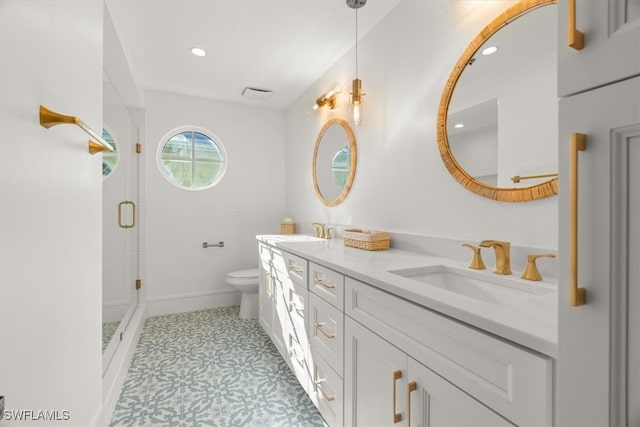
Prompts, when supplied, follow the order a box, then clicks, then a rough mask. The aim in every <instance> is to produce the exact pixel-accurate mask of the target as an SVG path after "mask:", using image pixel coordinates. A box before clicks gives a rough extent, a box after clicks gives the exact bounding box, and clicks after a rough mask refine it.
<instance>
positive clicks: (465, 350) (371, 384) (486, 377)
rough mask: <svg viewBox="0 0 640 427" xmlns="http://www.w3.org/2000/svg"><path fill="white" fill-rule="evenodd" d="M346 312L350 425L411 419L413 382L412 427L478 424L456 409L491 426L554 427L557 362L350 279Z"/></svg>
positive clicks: (347, 387) (346, 288) (347, 418)
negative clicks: (436, 423)
mask: <svg viewBox="0 0 640 427" xmlns="http://www.w3.org/2000/svg"><path fill="white" fill-rule="evenodd" d="M345 315H346V319H347V320H346V332H345V377H344V378H345V414H346V415H345V424H346V425H354V426H356V425H361V426H366V425H369V424H368V422H369V421H370V420H371V418H369V417H372V416H373V417H376V418H373V419H380V420H389V422H388V423H387V421H385V422H384V424H385V425H392V423H391V414H399V415H397V417H399V418H402V419H403V420H406V419H407V418H408V412H409V409H408V400H407V394H408V390H407V387H408V384H409V383H412V382H415V383H416V391H415V392H414V396H412V399H411V402H414V405H413V406H414V411H415V414H416V415H415V417H416V418H415V419H416V421H415V424H413V421H412V424H411V425H425V424H424V423H425V422H427V421H428V420H429V419H430V417H434V416H435V417H438V418H437V419H438V420H441V421H443V422H444V421H445V420H446V422H445V425H458V423H462V424H461V425H480V424H477V423H478V422H479V421H476V422H475V423H474V421H473V419H474V418H473V417H471V418H468V419H466V421H465V418H464V417H465V416H466V415H463V414H460V413H458V411H457V410H456V407H455V406H456V405H458V406H460V405H462V406H463V407H466V406H469V413H470V414H477V416H478V417H480V418H478V420H482V419H485V420H493V421H491V423H490V424H489V425H508V423H509V422H510V423H512V424H515V425H529V426H550V425H552V415H553V413H552V407H553V406H552V405H553V401H552V398H553V361H552V359H550V358H548V357H545V356H542V355H539V354H537V353H534V352H531V351H528V350H526V349H523V348H521V347H519V346H516V345H513V344H511V343H509V342H506V341H503V340H501V339H499V338H496V337H493V336H491V335H488V334H485V333H483V332H480V331H478V330H476V329H473V328H471V327H468V326H465V325H464V324H461V323H459V322H456V321H453V320H449V319H448V318H445V317H443V316H441V315H438V314H436V313H434V312H432V311H430V310H427V309H425V308H423V307H420V306H418V305H415V304H413V303H411V302H408V301H406V300H403V299H401V298H398V297H396V296H394V295H391V294H388V293H386V292H384V291H381V290H379V289H377V288H374V287H372V286H369V285H366V284H364V283H361V282H358V281H356V280H353V279H350V278H347V279H346V282H345ZM361 325H365V326H366V328H364V327H363V326H361ZM369 331H370V332H369ZM410 361H411V362H410ZM410 365H411V366H413V367H414V371H415V372H412V370H410V369H409V366H410ZM422 368H424V369H422ZM434 375H435V376H434ZM420 378H422V381H419V379H420ZM425 378H426V379H429V381H427V382H425ZM438 378H441V379H443V381H442V382H441V381H436V380H437V379H438ZM363 392H364V393H367V397H366V398H363V397H362V396H361V393H363ZM425 393H426V396H427V397H426V398H425V397H424V396H425ZM440 393H442V396H439V394H440ZM418 395H421V396H422V398H418V397H416V396H418ZM430 395H433V397H432V398H431V397H429V396H430ZM447 395H450V396H455V398H456V399H457V400H456V402H455V403H454V404H452V403H451V402H447V400H446V399H445V398H444V396H447ZM425 405H426V406H425ZM431 405H433V406H431ZM472 408H473V409H472ZM448 411H450V413H448ZM372 412H374V413H375V415H372V414H371V413H372ZM495 413H497V414H500V416H496V417H493V415H495ZM418 414H420V415H418ZM378 417H379V418H378ZM420 417H422V418H420ZM434 421H435V419H434ZM447 423H448V424H447ZM465 423H468V424H465ZM404 425H409V424H404ZM426 425H430V424H426Z"/></svg>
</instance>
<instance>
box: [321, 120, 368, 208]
mask: <svg viewBox="0 0 640 427" xmlns="http://www.w3.org/2000/svg"><path fill="white" fill-rule="evenodd" d="M356 159H357V153H356V138H355V135H354V133H353V130H352V129H351V126H349V123H347V122H346V121H345V120H343V119H339V118H333V119H330V120H328V121H327V122H326V123H325V124H324V126H323V127H322V129H321V130H320V133H319V134H318V138H317V139H316V146H315V149H314V151H313V186H314V188H315V190H316V194H317V195H318V198H319V199H320V201H321V202H322V203H324V204H325V205H327V206H337V205H339V204H340V203H342V201H343V200H344V199H345V198H346V197H347V195H348V194H349V191H351V186H352V185H353V179H354V178H355V174H356Z"/></svg>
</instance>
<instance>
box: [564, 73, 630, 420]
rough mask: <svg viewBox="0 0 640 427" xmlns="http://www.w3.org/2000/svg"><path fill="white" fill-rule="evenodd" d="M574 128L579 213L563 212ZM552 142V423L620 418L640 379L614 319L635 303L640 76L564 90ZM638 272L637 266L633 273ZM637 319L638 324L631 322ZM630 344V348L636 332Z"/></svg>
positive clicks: (620, 318) (567, 209) (618, 320)
mask: <svg viewBox="0 0 640 427" xmlns="http://www.w3.org/2000/svg"><path fill="white" fill-rule="evenodd" d="M573 132H579V133H583V134H586V135H587V140H586V149H585V150H584V151H581V152H579V154H578V180H577V182H578V186H577V190H578V191H577V194H578V211H577V212H578V216H577V218H572V217H571V216H570V214H571V209H570V207H571V190H572V189H573V187H572V186H571V185H570V182H569V181H570V179H569V178H570V175H571V174H570V167H569V158H570V150H569V138H570V134H571V133H573ZM559 142H560V144H559V145H560V176H561V177H562V179H561V180H560V193H559V194H560V220H559V224H560V236H559V252H560V267H561V268H560V288H559V292H558V297H559V302H558V309H559V335H558V353H559V356H558V376H557V380H558V381H557V384H558V391H557V398H558V402H557V406H556V407H557V408H558V423H559V425H563V426H564V425H585V426H586V425H598V426H600V425H624V424H626V423H624V422H620V420H621V419H623V418H625V417H627V411H628V410H630V409H631V408H629V409H626V408H624V406H625V402H627V401H628V400H627V399H628V398H630V397H632V396H629V395H628V396H625V394H626V393H629V394H630V395H633V393H635V399H637V398H638V396H637V390H638V382H639V381H640V379H639V378H638V377H637V366H638V362H637V360H635V361H634V360H631V358H630V357H629V353H627V351H628V350H627V349H626V346H627V344H626V343H625V336H626V335H621V332H623V331H621V330H620V327H619V324H626V323H627V322H626V314H625V313H627V311H626V310H627V308H626V307H628V310H629V311H630V312H633V311H637V309H638V299H637V292H638V286H639V284H638V282H635V283H632V282H631V281H630V280H633V277H634V274H633V271H632V270H630V269H632V268H637V264H638V260H637V258H635V259H631V258H630V256H631V254H630V253H629V252H634V251H637V248H638V239H640V236H639V235H638V221H639V219H638V216H637V213H638V211H637V208H634V207H632V205H633V203H637V200H638V197H640V196H639V194H638V192H639V191H640V188H639V186H638V183H637V181H636V180H635V178H634V177H638V175H637V172H635V171H637V170H638V169H639V168H640V163H638V160H639V159H638V156H637V155H635V156H634V155H633V152H634V151H636V150H637V149H638V144H640V78H634V79H629V80H626V81H623V82H620V83H617V84H614V85H609V86H606V87H603V88H600V89H596V90H592V91H589V92H586V93H583V94H580V95H575V96H572V97H570V98H568V99H565V100H562V101H561V102H560V136H559ZM634 173H635V175H634ZM575 223H577V231H578V233H577V236H578V245H577V248H578V250H577V254H576V258H575V259H576V264H577V265H576V268H577V284H578V285H579V287H581V288H584V289H585V290H586V304H585V305H580V306H571V305H570V304H569V295H570V292H569V288H570V286H571V283H572V282H571V278H570V271H571V270H572V267H573V265H572V263H571V259H572V254H571V245H570V239H571V235H570V230H571V225H572V224H575ZM635 253H636V254H637V252H635ZM637 276H638V275H637V272H636V273H635V278H636V280H637ZM624 289H630V290H631V291H630V292H631V296H633V295H635V298H636V299H635V301H631V300H626V299H625V298H622V297H621V292H622V290H624ZM634 292H635V293H634ZM627 304H629V305H628V306H627ZM634 328H635V333H636V334H637V333H638V326H637V325H634ZM636 339H637V338H636ZM630 344H631V345H632V346H633V345H634V344H633V342H631V343H630ZM635 346H636V347H635V348H636V350H635V351H637V341H636V344H635ZM636 358H637V353H636ZM627 359H628V360H627ZM627 361H628V363H627ZM634 366H635V368H634ZM627 369H631V370H632V371H633V370H634V369H635V371H636V378H635V379H634V378H629V380H631V381H633V382H634V383H632V384H630V385H625V384H624V382H625V381H627V380H626V378H627V377H629V375H628V374H627V373H626V370H627ZM633 384H635V386H634V385H633ZM627 390H628V391H627ZM610 416H611V417H612V418H610ZM629 425H631V424H629ZM635 425H638V419H637V418H636V419H635Z"/></svg>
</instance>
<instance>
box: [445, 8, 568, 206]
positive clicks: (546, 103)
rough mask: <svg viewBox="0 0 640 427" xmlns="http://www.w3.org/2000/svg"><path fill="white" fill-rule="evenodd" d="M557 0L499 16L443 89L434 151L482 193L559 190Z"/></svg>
mask: <svg viewBox="0 0 640 427" xmlns="http://www.w3.org/2000/svg"><path fill="white" fill-rule="evenodd" d="M555 3H556V0H523V1H521V2H519V3H517V4H515V5H514V6H512V7H511V8H509V9H508V10H506V11H505V12H503V13H502V14H500V15H499V16H498V17H497V18H496V19H494V20H493V21H492V22H491V23H490V24H489V25H487V26H486V27H485V28H484V29H483V30H482V31H481V32H480V33H479V34H478V35H477V36H476V38H475V39H474V40H473V41H472V42H471V43H470V44H469V46H468V47H467V49H466V50H465V51H464V52H463V54H462V55H461V56H460V58H459V59H458V62H457V63H456V66H455V67H454V69H453V71H452V72H451V75H450V77H449V80H448V81H447V85H446V86H445V89H444V91H443V93H442V98H441V101H440V111H439V113H438V126H437V130H438V145H439V149H440V154H441V156H442V159H443V161H444V163H445V165H446V167H447V169H448V170H449V172H450V173H451V174H452V175H453V177H454V178H455V179H456V180H458V182H460V183H461V184H462V185H463V186H464V187H465V188H467V189H469V190H470V191H472V192H474V193H476V194H479V195H481V196H483V197H487V198H490V199H493V200H500V201H509V202H521V201H528V200H536V199H541V198H544V197H549V196H552V195H554V194H557V193H558V180H557V170H558V158H557V157H558V156H557V153H558V146H557V134H558V102H557V97H556V88H557V84H556V81H557V78H556V72H557V66H556V39H557V29H556V27H557V19H556V16H557V10H556V6H555ZM541 6H549V7H541Z"/></svg>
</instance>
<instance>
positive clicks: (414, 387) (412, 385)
mask: <svg viewBox="0 0 640 427" xmlns="http://www.w3.org/2000/svg"><path fill="white" fill-rule="evenodd" d="M417 389H418V384H416V382H415V381H411V382H410V383H409V384H407V427H411V392H414V391H416V390H417Z"/></svg>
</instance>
